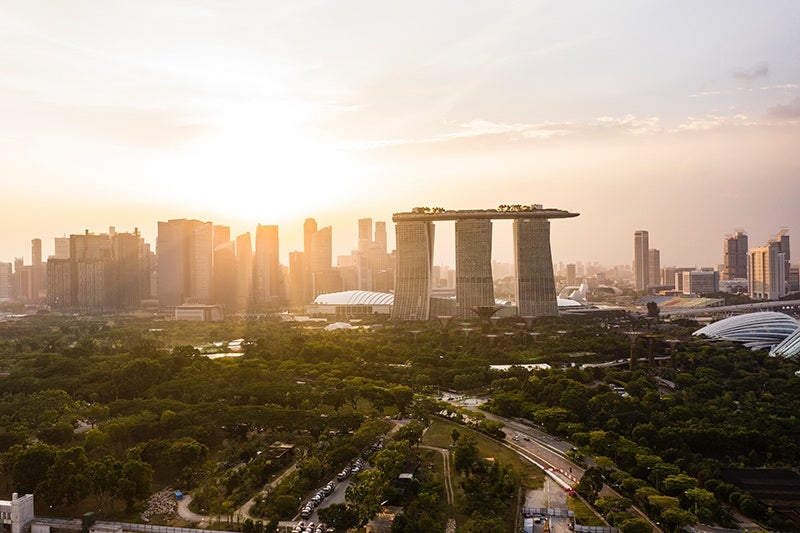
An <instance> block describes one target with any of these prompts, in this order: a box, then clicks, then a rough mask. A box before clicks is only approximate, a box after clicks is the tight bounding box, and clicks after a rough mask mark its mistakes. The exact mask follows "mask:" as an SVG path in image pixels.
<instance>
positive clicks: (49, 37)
mask: <svg viewBox="0 0 800 533" xmlns="http://www.w3.org/2000/svg"><path fill="white" fill-rule="evenodd" d="M0 12H2V16H0V261H11V260H13V258H14V257H24V258H25V262H26V263H29V262H30V240H31V239H32V238H35V237H38V238H41V239H42V240H43V247H44V254H45V256H46V255H47V254H49V253H52V252H53V237H59V236H62V235H69V234H71V233H82V232H83V231H84V230H86V229H88V230H90V231H92V232H96V233H100V232H104V231H107V230H108V227H109V226H114V227H115V228H116V229H117V231H132V230H133V229H134V228H139V230H140V231H141V232H142V234H143V236H144V237H145V239H146V240H147V241H149V242H151V243H152V244H153V246H155V240H156V234H157V222H158V221H159V220H168V219H173V218H197V219H201V220H211V221H213V222H215V223H217V224H224V225H229V226H231V227H232V232H233V233H234V234H238V233H242V232H244V231H251V232H254V230H255V227H256V225H257V224H259V223H261V224H278V225H280V228H281V233H280V239H281V254H282V256H283V260H284V262H287V260H286V258H287V257H288V253H289V252H290V251H293V250H300V249H302V224H303V221H304V219H305V218H307V217H313V218H315V219H316V220H317V223H318V224H319V226H320V227H322V226H327V225H332V226H333V239H334V251H335V253H336V254H345V253H347V252H348V251H349V250H350V249H351V248H353V247H355V246H356V232H357V219H358V218H362V217H372V218H373V219H375V220H386V221H390V220H391V215H392V213H394V212H401V211H408V210H410V209H411V208H412V207H414V206H441V207H445V208H448V209H469V208H492V207H496V206H498V205H500V204H533V203H537V204H543V205H544V206H545V207H555V208H560V209H566V210H569V211H573V212H578V213H580V216H579V217H577V218H573V219H565V220H554V221H553V223H552V249H553V258H554V260H555V261H563V262H574V261H584V262H587V261H599V262H600V263H602V264H608V265H616V264H622V263H630V262H631V261H632V258H633V233H634V231H635V230H639V229H645V230H648V231H649V232H650V246H651V247H653V248H658V249H660V250H661V263H662V266H666V265H679V266H689V265H697V266H712V265H716V264H718V263H721V262H722V239H723V237H724V235H725V234H726V233H732V232H733V231H734V230H736V229H744V230H745V231H746V232H747V233H748V234H749V237H750V245H751V246H755V245H760V244H764V243H766V241H767V240H768V239H769V238H770V237H772V236H773V235H774V234H775V233H777V232H778V230H779V229H780V228H782V227H788V228H789V230H790V235H792V236H795V235H796V236H797V238H800V208H798V200H800V31H798V28H800V2H797V1H795V0H790V1H780V0H771V1H769V2H759V1H755V0H753V1H737V0H718V1H713V0H708V1H703V2H697V1H681V0H677V1H675V0H671V1H655V0H653V1H615V0H609V1H606V2H589V1H586V2H561V1H552V2H551V1H535V0H530V1H514V0H497V1H492V2H483V1H472V0H452V1H448V0H437V1H435V2H430V1H417V0H404V1H403V2H376V1H374V0H363V1H352V0H337V1H336V2H329V1H321V0H320V1H310V0H292V1H290V2H278V1H269V0H254V1H244V0H230V1H225V2H223V1H218V2H217V1H203V0H191V1H190V0H186V1H176V0H158V1H151V0H138V1H136V2H127V1H119V0H97V1H81V0H46V1H41V2H30V1H27V0H22V1H17V0H0ZM389 233H390V243H391V242H393V231H392V230H391V225H390V232H389ZM452 240H453V239H452V225H446V224H443V225H441V227H440V226H439V225H437V242H438V244H437V252H436V253H437V261H436V262H437V263H445V264H453V261H452V255H453V253H452V244H451V243H452ZM796 248H797V249H798V250H800V245H798V246H796ZM494 256H495V258H496V259H498V260H502V261H511V258H512V252H511V230H510V226H508V225H507V224H503V223H497V224H496V225H495V243H494ZM797 259H798V258H793V262H796V261H797Z"/></svg>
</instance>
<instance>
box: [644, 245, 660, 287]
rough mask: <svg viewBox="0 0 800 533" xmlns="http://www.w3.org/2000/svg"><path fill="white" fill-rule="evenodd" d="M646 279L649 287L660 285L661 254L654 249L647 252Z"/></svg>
mask: <svg viewBox="0 0 800 533" xmlns="http://www.w3.org/2000/svg"><path fill="white" fill-rule="evenodd" d="M647 262H648V272H649V273H648V279H649V281H650V285H660V284H661V252H660V251H658V250H656V249H655V248H650V250H648V251H647Z"/></svg>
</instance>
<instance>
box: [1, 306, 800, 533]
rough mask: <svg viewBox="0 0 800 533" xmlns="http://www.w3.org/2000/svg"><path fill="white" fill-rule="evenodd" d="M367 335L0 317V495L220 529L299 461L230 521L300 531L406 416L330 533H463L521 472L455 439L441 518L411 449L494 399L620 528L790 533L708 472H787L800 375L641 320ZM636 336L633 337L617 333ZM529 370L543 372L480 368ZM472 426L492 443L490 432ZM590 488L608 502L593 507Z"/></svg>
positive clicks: (61, 509) (246, 323) (787, 364)
mask: <svg viewBox="0 0 800 533" xmlns="http://www.w3.org/2000/svg"><path fill="white" fill-rule="evenodd" d="M363 324H366V321H365V322H364V323H363ZM370 326H371V327H363V328H358V329H354V330H339V331H333V332H329V331H323V330H322V329H319V328H318V327H317V328H309V327H308V326H307V325H306V324H302V323H296V322H282V321H280V320H278V319H277V318H273V317H253V318H230V319H227V320H225V321H223V322H216V323H186V322H176V321H173V320H164V319H158V318H157V317H148V318H136V317H74V316H68V317H67V316H50V315H41V316H31V317H27V318H25V319H21V320H17V321H9V322H3V323H0V371H2V372H1V373H0V375H1V376H2V377H0V396H2V402H0V453H2V455H0V468H2V473H1V474H0V477H1V478H2V480H3V481H2V486H0V490H2V491H3V492H4V493H10V492H12V491H14V492H20V493H25V492H36V494H37V501H39V500H41V502H43V504H46V506H47V507H45V508H44V512H45V513H46V512H50V513H52V514H54V515H56V516H63V515H64V514H65V513H67V512H78V510H80V511H86V510H93V511H95V512H98V513H99V514H100V516H101V517H102V518H112V517H113V518H119V519H124V518H128V519H134V517H135V513H136V511H137V510H138V509H139V508H140V506H141V502H142V501H143V499H145V498H146V497H147V496H148V495H149V494H150V493H152V492H154V491H156V490H160V489H162V488H165V487H172V488H175V489H181V490H184V491H191V492H192V494H193V495H194V501H193V502H192V505H193V510H194V511H195V512H198V513H203V514H208V515H211V516H215V517H217V519H218V520H224V519H225V518H228V519H229V520H230V519H233V517H234V515H235V510H236V509H239V508H240V507H241V506H242V504H244V503H245V502H246V501H247V500H248V499H250V498H251V497H253V496H255V495H257V494H259V492H260V491H261V490H262V489H263V487H265V486H266V485H267V484H268V483H269V482H270V480H272V479H273V478H274V477H275V475H277V474H278V473H279V472H282V471H284V470H285V469H286V468H287V467H288V466H289V465H290V464H291V465H296V469H295V470H294V471H293V472H291V474H290V475H288V476H287V477H286V479H285V480H284V481H283V482H282V483H281V484H280V485H278V486H277V487H274V488H273V489H272V490H270V491H268V492H267V493H265V494H263V495H261V496H259V497H258V498H257V499H256V501H255V504H254V505H253V507H252V508H251V511H250V513H251V514H252V515H254V516H257V517H259V518H260V520H259V522H258V524H259V525H258V527H256V525H255V523H254V522H252V521H250V522H248V521H245V522H243V523H241V524H232V526H235V527H238V528H239V529H243V530H246V531H257V530H259V529H261V528H263V527H264V526H263V524H264V523H270V522H274V520H277V519H289V518H292V517H294V516H296V514H297V512H298V506H299V504H300V502H301V501H302V500H303V499H304V498H307V497H308V495H309V494H310V493H311V492H312V491H314V490H315V489H316V488H317V487H319V486H320V484H324V481H325V480H328V479H331V478H333V477H335V476H336V472H338V471H339V470H340V469H341V468H342V467H343V466H346V465H347V464H348V463H350V462H351V461H352V460H353V458H354V457H357V456H359V455H361V454H363V453H364V452H365V450H368V449H369V448H370V446H372V445H373V444H374V443H375V442H376V441H377V440H379V439H381V438H383V437H384V436H385V435H387V434H389V433H391V431H392V428H394V427H395V424H394V422H393V421H391V420H388V419H387V417H389V418H391V417H394V418H398V419H399V418H407V417H412V418H413V419H415V420H417V421H418V422H416V423H413V424H408V425H406V426H403V428H402V429H401V430H399V431H397V433H395V434H394V435H393V437H392V439H390V440H387V442H386V446H384V448H383V449H382V450H380V451H379V452H376V453H375V454H374V455H373V456H372V458H371V459H370V463H371V465H372V467H373V468H370V469H368V470H365V471H363V472H362V473H360V474H359V475H358V476H356V478H355V479H354V480H353V483H352V484H351V486H350V487H348V494H347V504H346V505H341V506H331V509H330V510H328V511H326V513H325V514H326V515H329V516H326V520H327V521H328V522H329V523H331V524H337V527H338V528H339V530H341V531H345V530H346V529H347V528H349V527H358V526H360V525H363V524H365V523H366V521H367V520H369V519H370V518H371V517H372V516H374V515H375V513H377V512H378V511H379V510H380V503H381V502H384V501H387V500H388V501H392V502H397V503H399V504H400V505H401V506H402V507H403V509H404V512H403V513H402V514H401V515H399V516H398V519H396V521H395V528H396V531H404V532H413V531H430V530H436V529H439V530H441V529H442V527H443V524H444V522H445V521H446V519H447V518H448V515H449V514H451V513H452V512H455V513H456V514H457V515H458V516H459V517H463V523H460V524H459V531H473V530H474V531H480V530H484V531H486V530H487V529H485V528H486V527H489V528H490V529H491V528H494V527H495V526H497V524H500V523H503V524H506V525H507V524H508V523H509V521H510V520H513V516H512V518H509V516H510V513H511V515H513V506H514V502H515V497H514V494H515V493H516V489H517V487H518V486H519V485H520V483H523V484H524V481H522V479H523V478H524V476H522V477H521V474H520V471H519V470H518V469H517V468H516V467H514V466H513V465H512V464H511V463H510V462H507V461H502V460H500V461H491V462H489V461H485V460H483V459H482V458H481V454H477V453H476V442H475V438H476V437H474V436H473V435H472V433H471V432H470V430H468V428H462V429H461V430H456V431H455V432H453V433H452V435H451V436H450V437H452V438H451V442H450V446H452V448H451V449H452V450H453V457H452V459H453V465H454V466H453V468H454V470H455V471H456V475H457V477H458V480H459V486H458V493H459V502H460V503H459V504H458V509H456V510H455V511H452V510H449V509H448V508H447V505H446V504H445V503H444V502H443V500H442V499H443V488H442V479H441V469H437V468H430V465H436V464H440V463H441V458H440V457H438V458H437V454H436V453H435V452H433V451H432V450H427V449H424V448H419V447H418V446H417V444H418V441H419V439H420V436H421V434H422V429H423V427H424V425H425V424H427V423H428V422H429V421H430V420H431V419H432V418H435V416H437V414H442V413H445V414H452V413H450V412H449V411H448V409H452V408H448V407H447V406H446V405H445V404H443V403H441V402H439V401H438V400H437V396H438V394H439V392H440V391H442V390H449V391H458V392H462V393H471V394H483V395H486V396H488V397H490V398H491V402H490V403H489V409H490V410H492V411H493V412H495V413H497V414H500V415H503V416H506V417H513V418H518V419H524V420H527V421H529V422H530V423H531V424H534V425H536V426H537V427H540V428H542V429H544V430H546V431H548V432H550V433H552V434H554V435H558V436H560V437H563V438H565V439H568V440H569V441H570V442H572V443H573V444H574V445H575V448H574V449H573V451H572V452H571V455H572V456H573V458H574V459H575V460H576V461H579V462H584V463H585V465H586V466H587V471H586V474H585V476H584V478H583V481H582V482H581V484H580V485H579V487H578V490H579V492H580V493H581V495H583V496H584V497H585V498H586V499H587V500H588V501H589V502H591V503H593V504H594V505H595V507H596V509H597V510H598V511H599V512H600V513H602V515H603V516H604V517H605V518H606V520H607V521H608V522H609V523H610V524H612V525H616V526H619V527H620V529H621V530H622V531H623V533H632V532H634V531H639V530H642V529H644V528H645V526H647V524H646V522H645V523H644V525H643V524H642V522H643V521H642V520H641V519H639V518H635V517H634V515H633V514H632V513H631V510H630V508H631V506H632V505H636V506H637V507H639V508H641V509H643V510H644V511H646V512H647V513H648V514H649V515H650V516H651V517H652V518H653V519H654V520H658V521H659V522H660V523H661V524H662V525H663V526H664V527H665V528H666V529H668V530H670V531H672V530H675V529H677V528H678V527H680V526H682V525H684V524H688V523H693V522H696V521H698V520H699V521H703V522H716V523H718V524H726V523H728V521H729V517H728V513H729V512H730V511H731V510H733V509H735V510H737V511H740V512H742V513H744V514H746V515H747V516H750V517H751V518H753V519H755V520H758V521H760V522H761V523H763V524H765V525H766V526H768V527H773V528H780V529H783V530H789V529H792V527H796V526H792V524H790V523H788V522H786V521H785V520H784V519H783V518H782V517H781V515H780V514H778V513H776V512H774V510H772V509H770V508H768V507H766V506H764V505H763V504H762V503H760V502H759V501H758V500H757V499H755V498H754V497H753V496H752V495H750V494H747V493H746V492H744V491H743V490H742V489H740V488H737V487H736V486H734V485H732V484H731V483H729V482H726V481H725V480H724V479H723V476H722V469H723V468H725V467H731V466H734V467H752V468H759V467H777V468H789V469H796V468H797V467H798V453H799V452H800V449H799V447H800V419H798V417H797V413H798V412H799V411H800V378H798V377H797V376H796V375H795V372H796V371H797V369H798V364H797V362H794V361H788V360H783V359H779V358H770V357H768V355H767V354H766V352H763V351H756V352H753V351H750V350H747V349H744V348H741V347H738V346H735V345H732V344H729V343H710V342H709V341H707V340H704V339H698V338H694V337H691V335H690V334H691V332H692V331H694V330H695V329H696V325H694V324H692V323H691V322H686V321H683V322H680V323H672V324H670V323H659V322H658V319H657V317H652V316H651V317H649V320H642V319H640V318H639V319H636V320H634V321H631V320H630V318H629V317H627V316H625V315H619V316H598V317H562V318H553V319H538V320H536V321H535V322H534V323H533V324H531V325H525V324H522V323H521V322H520V321H519V320H514V319H502V320H499V321H496V322H495V323H493V324H484V325H483V326H482V327H480V326H478V325H476V324H470V325H466V326H462V325H461V324H459V325H455V324H447V323H439V322H429V323H414V324H406V323H394V322H386V321H385V320H380V319H377V320H376V323H374V324H372V323H371V324H370ZM633 328H635V329H637V330H638V331H639V332H640V333H642V335H639V336H633V337H632V336H626V335H625V334H624V332H626V331H629V330H631V329H633ZM489 330H492V331H489ZM485 333H491V334H490V335H486V334H485ZM233 339H245V341H246V342H245V343H243V345H244V351H243V352H242V354H241V356H239V357H221V358H218V359H212V358H209V357H207V356H206V354H203V353H202V351H203V350H201V349H199V348H198V347H201V346H207V345H210V344H211V343H215V342H219V341H230V340H233ZM672 339H675V340H679V341H681V342H680V344H673V345H672V346H670V345H669V344H667V343H666V342H665V341H666V340H672ZM620 359H625V360H626V363H625V364H624V365H622V366H609V367H603V366H590V365H596V364H600V363H603V362H607V361H617V360H620ZM526 363H548V364H549V365H551V367H552V368H551V369H549V370H548V369H544V370H533V371H529V370H526V369H524V368H522V367H512V368H511V369H510V370H508V371H498V370H492V369H491V368H490V366H489V365H492V364H526ZM665 384H672V386H667V385H665ZM462 420H463V419H462ZM469 420H471V424H472V425H473V426H474V428H475V429H477V430H479V431H481V432H483V433H485V434H486V435H490V436H492V437H495V438H502V436H503V435H502V431H501V430H500V428H501V425H500V424H498V423H495V422H492V421H489V420H486V419H484V418H482V417H481V416H480V415H479V414H474V413H473V415H472V417H471V418H470V419H469ZM450 437H448V438H450ZM280 443H282V444H283V446H282V447H281V446H278V445H277V444H280ZM287 450H288V451H287ZM437 461H438V463H437ZM419 465H428V466H427V467H425V468H422V467H419ZM409 469H412V470H414V471H415V472H416V476H415V479H414V482H413V483H412V484H411V485H410V486H409V487H403V488H402V489H401V488H400V487H398V486H397V483H396V479H397V475H398V474H399V473H400V472H401V471H406V470H409ZM603 484H608V485H611V486H613V487H615V488H616V489H617V491H618V493H619V494H620V496H615V497H609V496H600V494H599V492H600V488H601V487H602V486H603ZM509 505H511V508H512V511H511V512H510V511H509ZM51 506H52V510H50V509H48V507H51ZM37 512H38V511H37ZM647 527H649V526H647ZM481 528H484V529H481ZM492 530H495V529H492ZM496 530H507V527H502V528H500V529H496Z"/></svg>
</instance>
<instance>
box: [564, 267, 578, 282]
mask: <svg viewBox="0 0 800 533" xmlns="http://www.w3.org/2000/svg"><path fill="white" fill-rule="evenodd" d="M566 277H567V286H569V287H571V286H574V285H575V284H576V283H577V277H576V276H575V263H567V276H566Z"/></svg>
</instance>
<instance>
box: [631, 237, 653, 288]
mask: <svg viewBox="0 0 800 533" xmlns="http://www.w3.org/2000/svg"><path fill="white" fill-rule="evenodd" d="M633 274H634V279H635V282H636V285H635V288H636V290H637V291H645V290H647V287H648V285H650V234H649V233H648V232H647V231H645V230H637V231H635V232H634V234H633Z"/></svg>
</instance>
